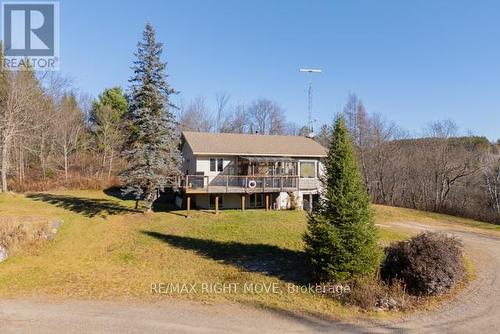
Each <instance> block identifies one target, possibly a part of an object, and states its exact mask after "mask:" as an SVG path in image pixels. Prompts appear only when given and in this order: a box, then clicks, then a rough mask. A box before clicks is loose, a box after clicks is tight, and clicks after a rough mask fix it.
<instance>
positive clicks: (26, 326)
mask: <svg viewBox="0 0 500 334" xmlns="http://www.w3.org/2000/svg"><path fill="white" fill-rule="evenodd" d="M390 225H391V226H393V227H397V228H402V229H412V230H419V229H438V230H442V231H446V232H447V233H451V234H454V235H457V236H459V237H460V238H462V239H463V241H464V243H465V245H466V249H467V252H468V254H469V255H470V256H471V258H472V259H473V261H474V264H475V268H476V271H477V279H476V280H475V281H474V282H472V283H471V284H470V285H469V286H468V287H467V288H465V289H464V290H463V291H462V292H461V293H460V294H459V295H458V296H457V297H456V298H454V300H453V301H451V302H450V303H448V304H447V305H445V306H443V307H442V308H440V309H438V310H435V311H433V312H424V313H420V314H415V315H412V316H410V317H407V318H405V319H398V320H394V321H390V322H385V323H382V324H370V323H364V324H341V323H330V322H327V321H324V320H319V319H315V318H311V317H307V316H299V315H295V314H288V313H282V312H276V311H269V310H263V309H255V308H252V307H247V306H242V305H234V304H224V305H203V304H200V303H190V302H183V301H177V300H172V301H171V302H162V303H158V304H123V303H110V302H96V301H91V302H90V301H73V300H67V301H57V302H48V301H46V300H2V301H0V332H1V333H474V334H488V333H500V281H499V280H498V277H500V236H494V235H486V234H484V233H482V232H481V231H480V230H477V229H472V228H466V227H458V226H456V225H450V224H438V225H436V224H433V225H432V226H429V225H424V224H420V223H391V224H390Z"/></svg>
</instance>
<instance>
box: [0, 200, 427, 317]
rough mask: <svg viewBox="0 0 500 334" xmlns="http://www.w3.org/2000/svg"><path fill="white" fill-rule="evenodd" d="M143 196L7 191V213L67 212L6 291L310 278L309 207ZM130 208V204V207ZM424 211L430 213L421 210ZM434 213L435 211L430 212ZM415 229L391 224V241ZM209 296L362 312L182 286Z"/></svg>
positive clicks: (0, 208) (125, 289) (85, 291)
mask: <svg viewBox="0 0 500 334" xmlns="http://www.w3.org/2000/svg"><path fill="white" fill-rule="evenodd" d="M132 206H133V203H132V202H130V201H120V200H117V199H116V198H113V197H109V196H107V195H105V194H103V193H102V192H90V191H71V192H60V193H54V194H45V195H36V196H31V198H26V197H24V196H22V195H12V194H3V195H0V214H1V215H2V216H15V217H23V216H33V215H37V216H44V217H57V218H60V219H63V220H64V222H65V224H64V225H63V227H62V229H61V231H60V232H59V233H58V235H57V237H56V240H55V241H53V242H50V243H47V244H44V245H42V246H39V245H37V246H33V247H27V248H26V249H25V250H24V251H23V252H21V253H18V254H15V256H13V257H11V258H9V259H7V260H6V261H5V262H3V263H1V264H0V296H19V295H23V296H26V295H39V294H43V295H49V296H54V297H78V298H103V299H107V298H127V297H134V298H141V299H161V298H166V297H167V296H165V295H152V294H151V283H155V282H166V283H168V282H173V283H177V282H189V283H198V284H201V283H203V282H208V283H210V282H211V283H218V282H231V283H233V282H236V283H240V284H244V283H246V282H262V283H269V282H277V283H278V284H280V286H281V287H282V289H283V290H284V291H286V287H287V286H286V284H287V283H288V282H291V283H296V284H298V283H300V282H301V281H302V280H303V279H304V278H305V274H304V273H303V271H302V270H303V269H304V260H303V254H302V252H301V250H302V247H303V243H302V234H303V233H304V230H305V225H306V216H305V214H304V213H303V212H299V211H280V212H264V211H252V210H248V211H246V212H240V211H224V212H222V214H220V215H219V216H215V215H213V214H211V213H208V212H194V215H193V217H192V218H190V219H186V218H185V217H184V216H183V215H182V213H183V212H171V213H168V212H158V213H153V214H149V215H144V214H140V213H134V212H133V210H131V209H132ZM129 210H130V211H129ZM376 212H377V221H379V222H385V221H389V220H391V219H393V218H395V217H393V216H394V215H396V216H397V218H398V219H399V220H400V219H407V220H414V219H417V218H418V215H417V213H415V215H416V216H411V214H413V213H411V214H410V213H409V212H406V211H405V210H402V211H400V209H393V208H387V207H380V206H377V207H376ZM418 214H420V213H418ZM429 219H431V218H429ZM406 236H407V235H406V234H402V232H396V231H395V230H390V229H387V228H383V229H381V237H382V242H383V243H384V244H387V243H389V242H390V241H393V240H400V239H402V238H405V237H406ZM175 297H181V298H190V299H197V300H205V301H237V302H243V303H251V304H257V305H264V306H268V307H276V308H280V309H289V310H295V311H303V312H310V313H314V314H323V315H332V314H333V315H335V317H336V318H343V317H347V316H352V312H353V310H352V309H349V308H346V307H342V306H340V305H339V304H338V303H336V302H335V301H334V300H331V299H328V298H322V297H319V296H316V295H312V294H309V293H299V294H289V293H283V294H278V295H276V294H265V293H264V294H248V293H242V292H238V293H231V294H201V293H198V294H175Z"/></svg>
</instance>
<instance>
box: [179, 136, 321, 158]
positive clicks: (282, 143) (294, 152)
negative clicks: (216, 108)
mask: <svg viewBox="0 0 500 334" xmlns="http://www.w3.org/2000/svg"><path fill="white" fill-rule="evenodd" d="M182 135H183V138H184V140H185V141H186V142H187V144H188V145H189V146H190V147H191V149H192V150H193V154H198V155H245V156H281V157H324V156H326V149H325V148H324V147H323V146H321V145H320V144H318V143H317V142H315V141H314V140H312V139H310V138H306V137H302V136H274V135H272V136H271V135H257V134H255V135H253V134H236V133H207V132H188V131H185V132H183V133H182Z"/></svg>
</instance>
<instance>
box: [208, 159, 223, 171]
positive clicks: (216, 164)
mask: <svg viewBox="0 0 500 334" xmlns="http://www.w3.org/2000/svg"><path fill="white" fill-rule="evenodd" d="M223 169H224V159H215V158H210V171H211V172H215V171H217V172H222V170H223Z"/></svg>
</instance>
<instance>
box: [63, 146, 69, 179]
mask: <svg viewBox="0 0 500 334" xmlns="http://www.w3.org/2000/svg"><path fill="white" fill-rule="evenodd" d="M63 149H64V179H65V180H66V181H68V147H67V145H64V148H63Z"/></svg>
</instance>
